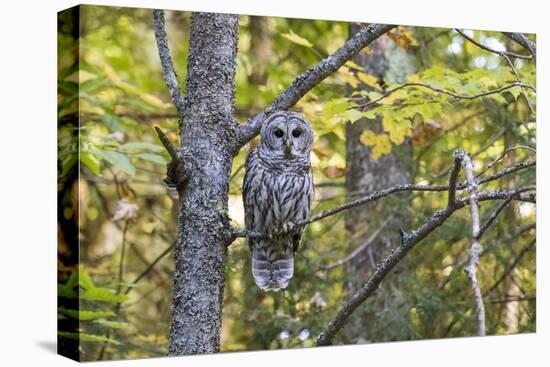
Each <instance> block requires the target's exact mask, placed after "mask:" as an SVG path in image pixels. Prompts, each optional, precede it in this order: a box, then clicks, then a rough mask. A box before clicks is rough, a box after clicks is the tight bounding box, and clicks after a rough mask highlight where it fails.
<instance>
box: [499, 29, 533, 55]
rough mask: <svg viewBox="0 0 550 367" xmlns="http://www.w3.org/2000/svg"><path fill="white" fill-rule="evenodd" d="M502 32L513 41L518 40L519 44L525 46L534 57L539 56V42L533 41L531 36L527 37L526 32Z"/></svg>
mask: <svg viewBox="0 0 550 367" xmlns="http://www.w3.org/2000/svg"><path fill="white" fill-rule="evenodd" d="M502 33H503V34H504V35H505V36H506V37H508V38H510V39H511V40H512V41H514V42H516V43H517V44H519V45H521V46H522V47H523V48H525V49H526V50H527V51H529V52H530V53H531V55H533V57H534V58H536V57H537V44H536V43H535V42H533V41H531V40H530V39H529V38H527V37H526V36H525V35H524V34H522V33H510V32H502Z"/></svg>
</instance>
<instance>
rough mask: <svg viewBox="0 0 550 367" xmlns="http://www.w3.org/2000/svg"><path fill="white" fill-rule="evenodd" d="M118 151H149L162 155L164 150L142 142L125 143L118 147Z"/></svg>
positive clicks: (155, 145) (158, 146)
mask: <svg viewBox="0 0 550 367" xmlns="http://www.w3.org/2000/svg"><path fill="white" fill-rule="evenodd" d="M120 149H122V150H124V151H132V150H149V151H151V152H157V153H162V152H164V148H163V147H162V146H160V145H157V144H152V143H144V142H135V143H126V144H122V145H121V146H120Z"/></svg>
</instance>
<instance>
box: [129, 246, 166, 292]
mask: <svg viewBox="0 0 550 367" xmlns="http://www.w3.org/2000/svg"><path fill="white" fill-rule="evenodd" d="M175 246H176V243H175V242H174V243H172V244H171V245H170V246H169V247H167V248H166V249H165V250H164V251H163V252H162V253H161V254H160V255H159V256H157V258H156V259H155V260H153V261H152V262H151V263H150V264H149V266H147V268H145V270H143V271H142V272H141V274H139V275H138V276H137V277H136V279H134V281H133V282H132V284H136V283H138V282H139V281H140V280H141V279H143V278H144V277H145V276H146V275H147V274H149V272H150V271H151V270H153V268H154V267H155V266H156V265H157V263H158V262H159V261H160V260H162V259H163V258H164V257H165V256H166V255H168V254H169V253H170V251H172V249H173V248H174V247H175ZM132 289H133V288H132V287H128V288H127V289H126V291H125V292H124V294H128V293H129V292H130V291H131V290H132Z"/></svg>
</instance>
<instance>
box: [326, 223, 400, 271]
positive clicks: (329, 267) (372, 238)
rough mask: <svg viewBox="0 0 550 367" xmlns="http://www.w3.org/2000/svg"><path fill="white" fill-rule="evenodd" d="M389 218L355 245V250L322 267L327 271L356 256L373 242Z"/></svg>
mask: <svg viewBox="0 0 550 367" xmlns="http://www.w3.org/2000/svg"><path fill="white" fill-rule="evenodd" d="M388 221H389V219H386V220H385V221H384V223H382V225H381V226H380V227H378V228H377V229H376V231H374V232H373V233H372V234H371V235H370V237H369V238H368V239H367V240H366V241H365V242H364V243H363V244H362V245H361V246H359V247H357V248H356V249H355V250H353V252H352V253H351V254H349V255H348V256H346V257H345V258H343V259H341V260H338V261H336V262H334V263H332V264H329V265H327V266H325V267H324V270H325V271H328V270H331V269H334V268H337V267H338V266H342V265H344V264H346V263H348V262H349V261H351V260H352V259H353V258H354V257H356V256H357V255H358V254H360V253H361V252H363V250H364V249H365V248H367V247H368V246H370V244H371V243H373V242H374V240H376V238H377V237H378V235H379V234H380V232H381V231H382V230H383V229H384V228H385V227H386V224H387V223H388Z"/></svg>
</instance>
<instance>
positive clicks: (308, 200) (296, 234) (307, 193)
mask: <svg viewBox="0 0 550 367" xmlns="http://www.w3.org/2000/svg"><path fill="white" fill-rule="evenodd" d="M304 178H305V181H304V186H303V190H304V192H303V196H302V197H301V200H302V202H301V203H300V205H299V207H300V208H301V210H300V212H299V216H298V217H297V218H295V219H294V220H295V221H300V220H304V219H306V218H307V217H308V216H309V211H310V210H311V204H312V203H313V196H314V191H313V175H312V173H311V169H310V171H309V172H308V173H307V174H306V175H305V177H304ZM303 233H304V227H300V228H297V229H296V230H295V231H293V233H292V250H293V251H294V252H296V250H298V247H299V246H300V242H301V240H302V235H303Z"/></svg>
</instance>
